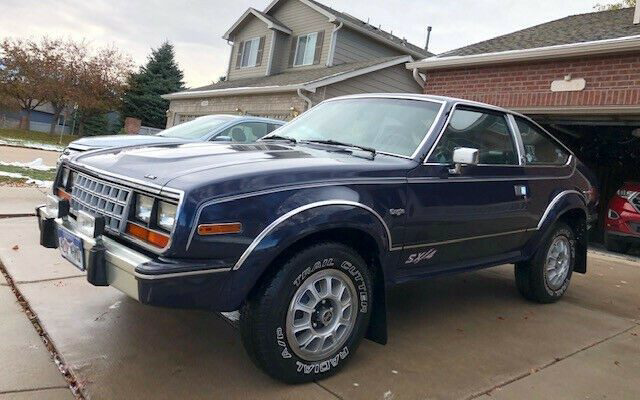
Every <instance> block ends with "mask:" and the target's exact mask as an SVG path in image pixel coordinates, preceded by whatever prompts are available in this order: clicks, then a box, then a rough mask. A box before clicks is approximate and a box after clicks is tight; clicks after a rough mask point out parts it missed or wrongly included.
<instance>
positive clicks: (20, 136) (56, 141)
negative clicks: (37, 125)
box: [0, 129, 79, 146]
mask: <svg viewBox="0 0 640 400" xmlns="http://www.w3.org/2000/svg"><path fill="white" fill-rule="evenodd" d="M78 138H79V136H74V135H62V142H60V134H56V135H50V134H48V133H44V132H33V131H23V130H20V129H0V139H14V140H28V141H31V142H37V143H44V144H53V145H60V146H66V145H68V144H69V143H70V142H72V141H74V140H76V139H78Z"/></svg>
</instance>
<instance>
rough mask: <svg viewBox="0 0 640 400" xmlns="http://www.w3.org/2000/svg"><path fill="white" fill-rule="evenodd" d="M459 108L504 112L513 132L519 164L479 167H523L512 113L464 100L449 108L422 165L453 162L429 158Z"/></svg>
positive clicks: (512, 137)
mask: <svg viewBox="0 0 640 400" xmlns="http://www.w3.org/2000/svg"><path fill="white" fill-rule="evenodd" d="M458 108H463V109H465V108H466V109H471V110H478V111H479V112H483V113H485V114H495V113H498V114H502V116H503V117H504V119H505V122H506V125H507V129H509V133H510V134H511V139H512V140H513V144H514V147H515V149H516V155H517V160H518V163H517V164H478V165H477V166H478V167H508V168H514V167H523V166H524V164H523V159H522V157H523V155H522V153H521V149H520V144H519V143H520V142H519V134H520V132H519V131H516V130H515V129H514V128H517V127H516V126H514V125H515V121H514V124H513V125H512V123H511V119H510V118H509V117H510V115H511V114H510V113H508V112H505V111H501V110H496V109H492V108H487V107H482V106H478V105H475V104H467V103H462V102H456V103H454V104H453V106H452V107H451V110H449V115H448V116H447V121H446V122H445V124H444V126H443V127H442V129H441V130H440V133H439V134H438V137H437V138H436V141H435V142H434V143H433V145H432V146H431V148H430V149H429V152H428V153H427V156H426V157H425V158H424V162H423V163H422V165H428V166H449V165H451V164H447V163H439V162H429V161H428V160H429V158H430V157H431V155H432V153H433V152H434V151H435V149H436V147H438V144H439V143H440V141H441V140H442V136H443V135H444V132H445V131H446V130H447V128H448V127H449V124H450V123H451V118H452V117H453V113H454V112H455V111H456V110H457V109H458ZM516 132H517V134H516Z"/></svg>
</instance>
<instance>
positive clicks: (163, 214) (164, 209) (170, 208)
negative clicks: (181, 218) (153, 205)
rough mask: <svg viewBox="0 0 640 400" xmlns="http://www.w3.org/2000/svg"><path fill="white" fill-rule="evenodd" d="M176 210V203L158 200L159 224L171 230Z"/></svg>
mask: <svg viewBox="0 0 640 400" xmlns="http://www.w3.org/2000/svg"><path fill="white" fill-rule="evenodd" d="M176 210H177V206H176V205H175V204H170V203H165V202H164V201H160V202H158V220H157V221H156V222H157V224H158V226H159V227H160V228H162V229H164V230H166V231H169V232H171V229H173V224H174V222H175V220H176Z"/></svg>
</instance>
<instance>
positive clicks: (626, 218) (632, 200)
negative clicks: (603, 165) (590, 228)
mask: <svg viewBox="0 0 640 400" xmlns="http://www.w3.org/2000/svg"><path fill="white" fill-rule="evenodd" d="M634 243H637V244H640V183H638V182H626V183H625V184H624V185H623V186H622V188H620V190H618V191H617V192H616V195H615V196H613V198H612V199H611V201H610V202H609V209H608V211H607V218H606V221H605V245H606V247H607V250H610V251H617V252H621V253H624V252H626V251H627V250H629V246H630V245H632V244H634Z"/></svg>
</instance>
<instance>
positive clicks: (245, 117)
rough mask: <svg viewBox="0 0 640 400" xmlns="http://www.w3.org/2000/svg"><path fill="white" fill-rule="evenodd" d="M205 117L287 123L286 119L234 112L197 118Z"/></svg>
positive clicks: (204, 116)
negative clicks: (236, 113)
mask: <svg viewBox="0 0 640 400" xmlns="http://www.w3.org/2000/svg"><path fill="white" fill-rule="evenodd" d="M201 118H202V119H205V118H207V119H208V118H224V119H228V120H229V121H232V120H233V121H255V122H268V123H274V124H285V123H286V121H282V120H279V119H274V118H264V117H255V116H252V115H232V114H210V115H203V116H201V117H198V118H196V119H201Z"/></svg>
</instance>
